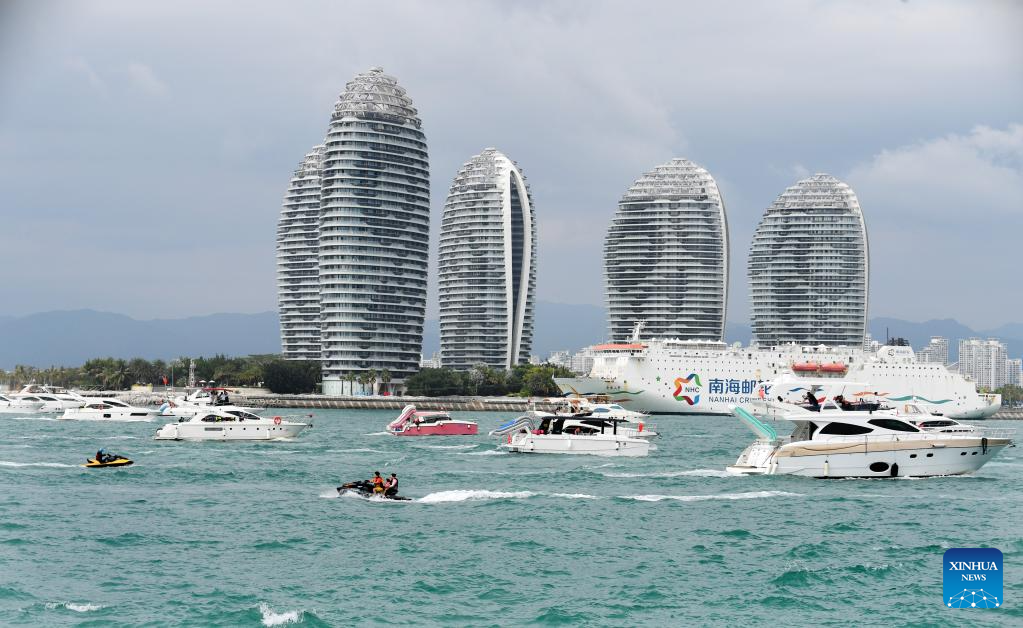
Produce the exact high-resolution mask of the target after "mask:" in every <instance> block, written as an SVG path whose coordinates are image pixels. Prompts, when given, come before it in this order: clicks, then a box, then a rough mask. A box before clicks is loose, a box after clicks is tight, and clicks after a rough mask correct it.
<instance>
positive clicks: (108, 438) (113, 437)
mask: <svg viewBox="0 0 1023 628" xmlns="http://www.w3.org/2000/svg"><path fill="white" fill-rule="evenodd" d="M138 439H139V437H138V436H103V437H101V438H100V440H138Z"/></svg>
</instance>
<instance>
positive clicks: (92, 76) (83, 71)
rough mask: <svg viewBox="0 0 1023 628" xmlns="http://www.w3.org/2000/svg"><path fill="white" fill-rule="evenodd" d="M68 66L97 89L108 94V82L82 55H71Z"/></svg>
mask: <svg viewBox="0 0 1023 628" xmlns="http://www.w3.org/2000/svg"><path fill="white" fill-rule="evenodd" d="M66 65H67V67H68V68H69V69H70V70H71V71H72V72H74V73H75V74H77V75H79V76H80V77H82V78H84V79H85V80H86V82H87V83H88V84H89V85H90V86H92V88H93V89H95V90H96V91H98V92H100V93H102V94H106V91H107V84H106V82H105V81H104V80H103V79H102V78H100V75H99V74H98V73H97V72H96V70H95V69H93V67H92V65H91V64H90V63H89V62H88V61H86V60H85V59H84V58H82V57H70V58H69V59H68V60H67V62H66Z"/></svg>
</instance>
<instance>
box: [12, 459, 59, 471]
mask: <svg viewBox="0 0 1023 628" xmlns="http://www.w3.org/2000/svg"><path fill="white" fill-rule="evenodd" d="M77 466H78V465H74V464H63V463H60V462H13V461H11V460H0V467H46V468H50V469H74V468H75V467H77Z"/></svg>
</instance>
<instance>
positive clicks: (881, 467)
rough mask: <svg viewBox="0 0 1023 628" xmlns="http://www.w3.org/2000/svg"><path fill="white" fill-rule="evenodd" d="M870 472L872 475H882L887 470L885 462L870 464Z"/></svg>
mask: <svg viewBox="0 0 1023 628" xmlns="http://www.w3.org/2000/svg"><path fill="white" fill-rule="evenodd" d="M870 470H871V471H873V472H874V473H884V472H885V471H887V470H888V463H887V462H872V463H870Z"/></svg>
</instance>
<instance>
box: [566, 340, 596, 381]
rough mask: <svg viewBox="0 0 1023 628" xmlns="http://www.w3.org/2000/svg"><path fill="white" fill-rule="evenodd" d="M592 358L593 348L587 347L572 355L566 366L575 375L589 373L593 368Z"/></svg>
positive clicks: (593, 357)
mask: <svg viewBox="0 0 1023 628" xmlns="http://www.w3.org/2000/svg"><path fill="white" fill-rule="evenodd" d="M594 359H595V356H594V354H593V350H592V349H591V348H590V347H587V348H585V349H583V350H582V351H580V352H578V353H576V354H575V355H573V356H572V361H571V362H570V363H569V365H568V368H569V369H570V370H571V371H572V372H573V373H576V374H577V375H589V373H590V371H592V370H593V361H594Z"/></svg>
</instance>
